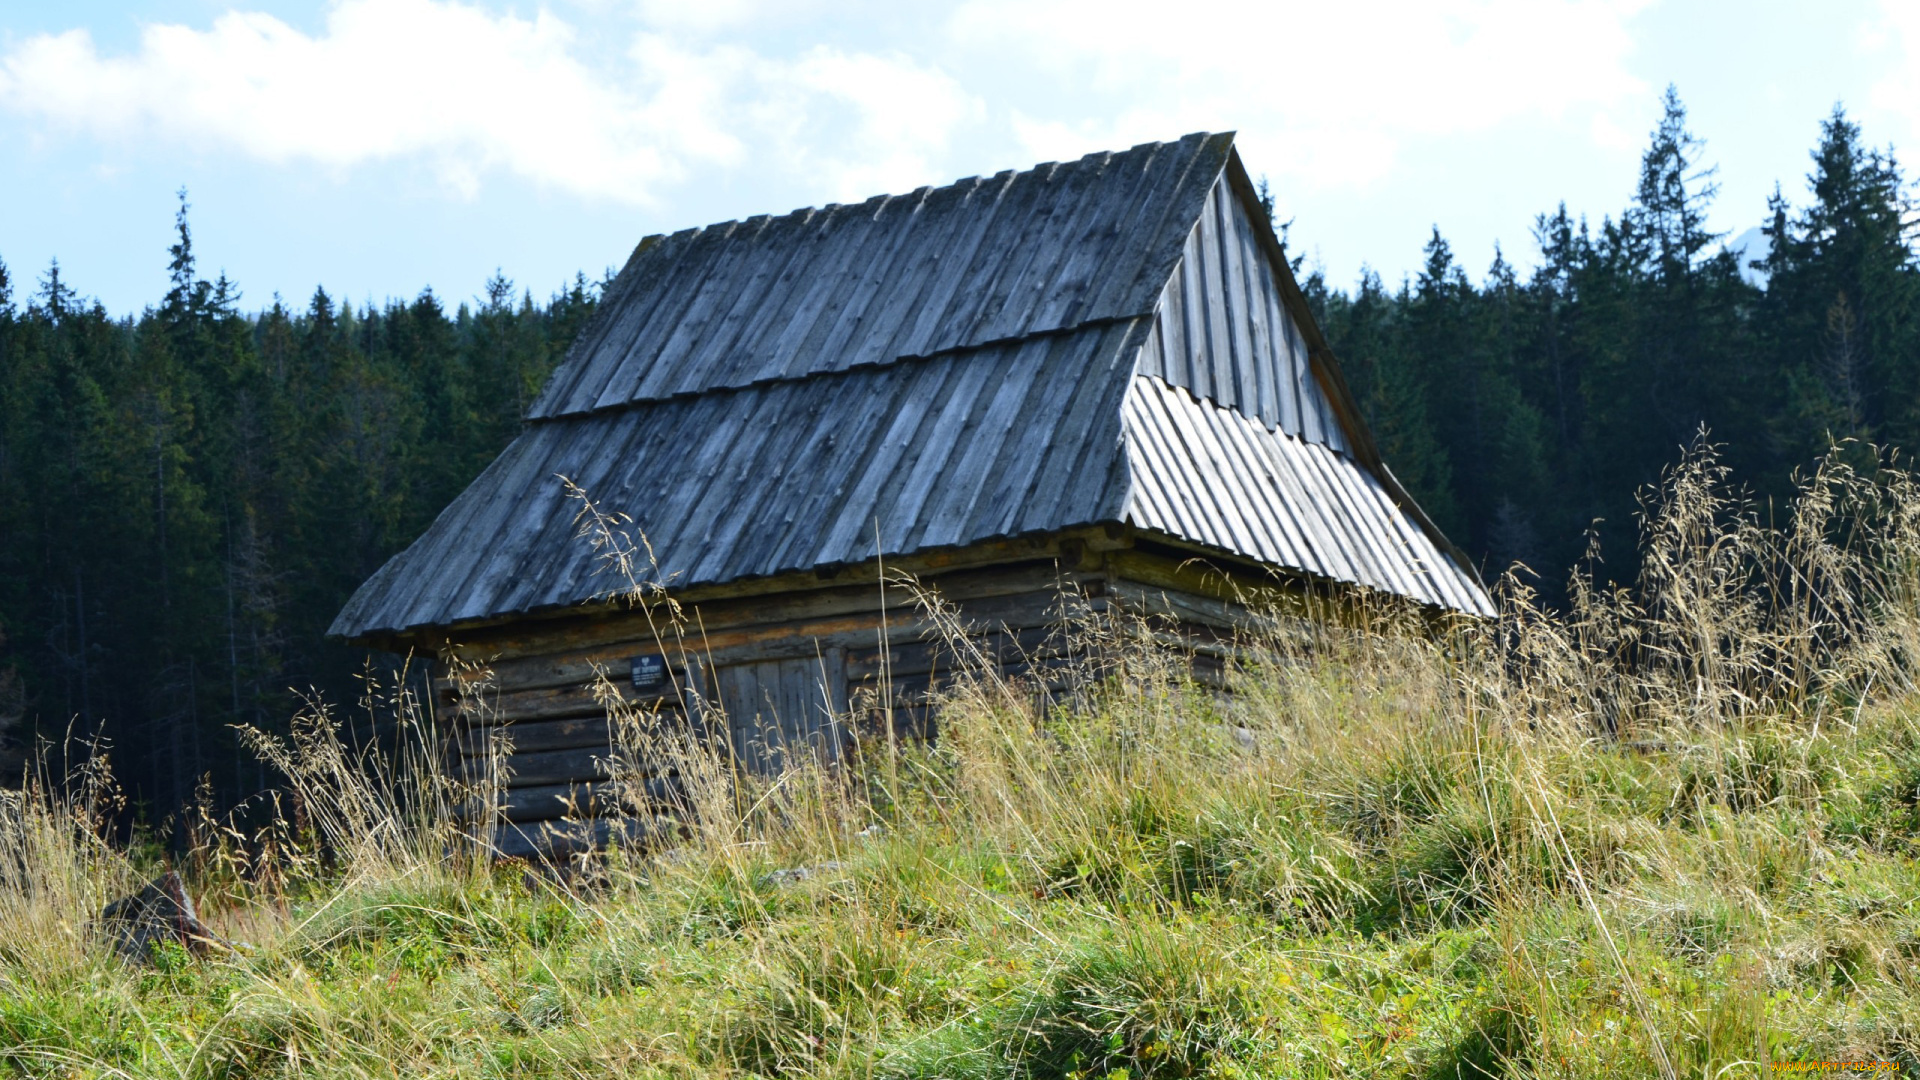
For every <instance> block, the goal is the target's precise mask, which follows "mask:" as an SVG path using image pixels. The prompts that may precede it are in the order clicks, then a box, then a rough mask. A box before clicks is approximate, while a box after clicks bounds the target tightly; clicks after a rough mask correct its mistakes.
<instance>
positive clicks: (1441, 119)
mask: <svg viewBox="0 0 1920 1080" xmlns="http://www.w3.org/2000/svg"><path fill="white" fill-rule="evenodd" d="M1669 82H1671V83H1673V84H1675V85H1677V86H1678V88H1679V90H1680V94H1681V96H1682V98H1683V99H1684V100H1685V102H1686V103H1687V105H1688V107H1689V109H1690V111H1691V115H1692V127H1693V129H1694V131H1695V132H1696V133H1697V134H1699V135H1701V136H1703V137H1704V138H1706V139H1707V141H1708V145H1707V151H1706V159H1707V161H1708V162H1710V163H1713V164H1717V165H1718V166H1719V168H1720V176H1719V180H1720V183H1721V193H1720V195H1719V198H1718V201H1717V203H1716V205H1715V209H1714V213H1713V224H1714V225H1715V227H1716V228H1719V229H1722V230H1726V231H1728V232H1730V233H1733V234H1738V233H1740V232H1742V231H1744V230H1746V229H1748V228H1750V227H1752V226H1753V225H1756V224H1758V223H1759V222H1760V220H1761V217H1762V215H1763V213H1764V211H1765V204H1766V197H1767V195H1768V194H1769V193H1770V192H1771V191H1772V190H1773V187H1774V185H1775V183H1776V182H1777V183H1779V184H1781V185H1782V186H1783V187H1784V188H1785V189H1786V190H1787V191H1788V193H1789V194H1790V195H1798V194H1799V193H1800V192H1801V191H1802V190H1803V189H1804V176H1805V174H1806V172H1807V165H1808V163H1807V157H1806V155H1807V151H1808V150H1809V149H1810V148H1811V147H1812V145H1813V143H1814V141H1815V139H1816V138H1817V136H1818V130H1819V122H1820V120H1821V119H1822V118H1823V117H1825V116H1826V115H1827V114H1828V113H1829V111H1830V110H1831V109H1832V107H1833V105H1834V104H1835V102H1844V103H1845V104H1846V106H1847V108H1848V110H1849V112H1850V113H1851V114H1852V115H1853V116H1854V117H1855V118H1856V119H1857V120H1859V121H1860V122H1861V123H1862V125H1863V126H1864V128H1865V130H1866V135H1867V137H1868V139H1869V140H1870V141H1872V142H1873V143H1875V144H1879V145H1886V144H1891V145H1893V146H1894V147H1895V148H1896V149H1897V150H1902V151H1911V150H1912V149H1913V148H1914V147H1915V146H1920V3H1915V2H1913V0H1884V2H1881V0H1851V2H1848V0H1840V2H1835V3H1828V4H1822V5H1814V4H1807V3H1795V4H1788V3H1771V2H1749V3H1739V4H1735V3H1725V2H1721V3H1700V2H1680V0H1670V2H1658V0H1611V2H1610V0H1594V2H1583V0H1482V2H1473V3H1458V4H1444V3H1443V4H1437V5H1436V4H1433V3H1430V2H1424V0H1406V2H1400V0H1395V2H1384V3H1374V4H1359V3H1354V4H1336V5H1330V4H1325V3H1291V2H1287V3H1273V2H1267V3H1213V4H1209V3H1199V2H1189V3H1187V4H1179V5H1168V4H1165V3H1152V4H1149V3H1144V2H1134V0H959V2H957V3H950V4H944V5H902V4H899V3H867V2H864V0H842V2H838V3H831V4H827V3H817V2H813V0H785V2H782V3H775V4H767V3H762V2H759V0H704V2H701V3H698V4H689V3H665V2H660V0H549V2H548V3H545V4H534V3H496V2H492V0H334V2H331V3H294V2H287V0H230V2H217V0H155V2H151V3H130V2H110V0H65V2H63V3H59V4H47V3H31V2H22V0H0V259H4V260H5V262H6V264H7V265H8V267H9V268H10V270H11V271H12V272H13V275H14V277H15V279H16V282H17V283H19V285H20V286H22V287H23V288H22V289H21V290H20V291H24V289H25V288H30V287H31V281H32V279H34V278H36V277H37V276H38V275H40V274H41V273H43V272H44V270H45V268H46V267H47V265H48V262H49V260H51V259H54V258H58V259H59V261H60V265H61V267H62V273H63V277H64V278H65V279H66V280H67V281H68V282H69V283H70V284H71V285H73V286H74V287H76V288H78V289H79V290H80V291H81V292H82V293H84V294H87V295H91V296H97V297H99V298H100V299H101V300H102V301H104V302H105V303H106V304H107V306H108V307H109V308H110V309H113V310H114V311H116V312H130V311H134V310H137V309H138V308H139V307H141V306H143V305H145V304H149V303H152V302H154V301H155V300H156V299H157V298H158V296H159V295H160V293H161V292H162V290H163V289H164V287H165V284H164V282H165V264H166V251H165V249H166V245H167V243H168V241H169V229H170V227H171V221H172V212H173V203H174V192H175V191H176V190H177V189H178V188H180V187H182V186H185V187H186V188H187V189H188V191H189V195H190V198H191V201H192V203H193V217H192V220H193V224H194V232H195V241H196V249H197V251H198V253H199V254H200V257H201V259H202V267H203V270H204V271H206V272H207V273H209V274H211V273H213V272H217V271H220V270H225V271H226V272H227V273H228V274H229V275H230V276H231V277H233V278H234V279H235V280H236V281H237V282H238V283H239V285H240V287H241V288H242V290H243V291H244V294H245V300H244V303H245V304H246V306H249V307H257V306H262V305H265V304H267V303H269V302H271V299H272V297H273V295H274V294H275V293H279V294H281V295H283V296H285V297H286V298H287V299H288V300H289V301H290V302H295V303H301V304H304V302H305V300H306V298H307V297H308V296H310V295H311V294H312V291H313V289H314V287H315V286H316V285H324V286H325V287H326V288H327V289H328V290H329V291H330V292H333V293H335V294H336V295H345V296H347V297H349V298H351V299H353V300H355V301H356V302H361V301H366V300H369V299H374V300H378V299H382V298H385V297H389V296H412V295H414V294H416V293H417V292H419V290H420V289H421V288H422V287H426V286H431V287H432V288H433V289H434V290H435V291H437V292H439V293H440V294H441V295H442V296H443V297H446V298H448V299H450V300H454V301H458V300H460V299H465V298H469V297H472V296H474V295H475V294H477V293H479V292H480V291H481V288H482V284H483V282H484V281H485V280H486V278H487V277H488V276H489V275H491V274H492V273H493V271H494V270H495V268H496V267H498V268H499V269H501V270H502V271H503V272H504V273H505V274H506V275H507V276H508V277H510V278H512V279H513V280H515V281H516V282H519V283H521V284H522V285H525V286H529V287H531V288H532V289H533V290H534V292H535V294H536V295H539V296H544V295H545V294H547V293H550V292H551V291H553V290H554V289H555V288H557V287H558V286H559V285H560V284H561V283H562V282H563V281H565V280H566V279H568V278H570V277H571V276H572V274H573V272H574V271H575V270H585V271H586V272H587V273H588V274H589V275H590V276H593V275H597V274H599V273H600V272H601V271H602V270H604V269H605V268H606V267H608V266H613V265H618V264H619V263H620V262H621V261H622V260H623V259H624V258H625V256H626V253H627V252H628V251H629V250H630V249H631V248H632V246H633V244H634V243H635V242H636V241H637V240H639V238H640V237H642V236H644V235H646V234H649V233H653V232H661V231H671V230H674V229H679V228H685V227H688V226H693V225H703V224H707V223H711V222H714V221H722V220H727V219H730V218H735V217H742V216H746V215H750V214H755V213H764V212H775V213H777V212H782V211H785V210H789V209H792V208H794V207H799V206H808V205H818V204H820V203H824V202H832V201H852V200H857V199H861V198H864V197H866V196H868V195H872V194H878V193H881V192H894V191H906V190H911V189H912V188H914V187H917V186H919V185H921V184H927V183H943V182H947V181H950V180H953V179H956V178H958V177H962V176H970V175H975V174H980V173H992V172H997V171H999V170H1001V169H1005V168H1017V167H1025V166H1028V165H1031V164H1033V163H1034V162H1038V161H1044V160H1058V159H1064V158H1070V157H1076V156H1079V155H1080V154H1083V153H1087V152H1089V151H1093V150H1100V149H1109V148H1123V147H1126V146H1129V145H1132V144H1134V143H1138V142H1144V141H1149V140H1153V139H1164V138H1174V137H1177V136H1179V135H1181V134H1184V133H1186V132H1190V131H1196V130H1220V129H1227V128H1232V129H1236V130H1238V131H1239V132H1241V153H1242V155H1243V156H1244V157H1245V159H1246V161H1247V164H1248V167H1249V168H1250V169H1251V170H1252V171H1253V172H1254V173H1255V174H1256V175H1260V174H1265V175H1266V176H1267V177H1268V178H1269V180H1270V181H1271V183H1272V186H1273V189H1274V191H1275V194H1276V196H1277V197H1278V202H1279V206H1280V210H1281V216H1282V217H1283V218H1292V219H1293V221H1294V226H1293V233H1292V237H1293V241H1294V245H1295V247H1296V248H1297V249H1299V250H1303V251H1304V252H1306V253H1307V255H1308V256H1309V259H1310V260H1311V261H1313V262H1314V263H1316V264H1317V265H1319V266H1321V267H1322V268H1324V270H1325V271H1326V272H1327V273H1328V274H1329V276H1331V277H1332V278H1333V279H1334V280H1335V281H1336V282H1341V283H1346V282H1351V281H1352V280H1353V278H1354V277H1355V275H1357V274H1358V273H1359V271H1360V269H1361V267H1362V266H1363V265H1365V266H1371V267H1373V268H1375V269H1376V270H1378V271H1380V272H1381V273H1382V275H1383V276H1385V277H1386V278H1388V279H1389V280H1390V281H1396V280H1398V279H1399V278H1400V277H1401V276H1402V275H1403V274H1406V273H1409V272H1411V271H1412V270H1413V269H1414V268H1415V267H1416V266H1417V265H1418V262H1419V259H1420V247H1421V245H1422V243H1424V241H1425V240H1426V238H1427V236H1428V234H1429V230H1430V228H1431V227H1432V226H1434V225H1438V226H1439V227H1440V229H1441V231H1442V232H1443V233H1444V234H1445V235H1446V236H1447V238H1448V239H1449V240H1450V241H1451V242H1452V243H1453V245H1454V249H1455V251H1456V252H1457V253H1458V254H1459V255H1460V257H1461V258H1462V259H1463V260H1464V261H1465V262H1466V263H1467V264H1468V265H1469V267H1470V268H1472V269H1473V270H1474V271H1475V272H1478V271H1479V270H1480V269H1482V268H1484V266H1485V265H1486V264H1487V263H1488V262H1489V261H1490V260H1491V258H1492V256H1493V251H1494V245H1495V244H1496V243H1500V244H1502V245H1503V247H1504V249H1505V250H1506V251H1507V253H1508V255H1509V257H1510V258H1512V259H1513V260H1514V261H1517V262H1519V263H1521V264H1522V265H1526V264H1528V263H1529V261H1530V255H1531V240H1530V235H1529V231H1530V227H1531V223H1532V221H1533V218H1534V216H1535V215H1536V214H1537V213H1539V212H1541V211H1543V210H1549V209H1551V208H1552V207H1553V206H1554V205H1555V204H1556V203H1558V202H1559V201H1561V200H1565V201H1566V202H1567V204H1568V206H1569V208H1570V209H1572V210H1573V211H1574V212H1576V213H1585V214H1588V215H1591V216H1593V217H1595V218H1598V217H1599V216H1600V215H1602V214H1606V213H1614V212H1617V211H1618V209H1619V208H1620V207H1621V206H1622V205H1624V204H1625V202H1626V200H1627V198H1628V196H1629V194H1630V192H1631V190H1632V186H1633V182H1634V178H1635V170H1636V169H1637V164H1638V158H1639V153H1640V150H1641V149H1642V147H1643V146H1644V145H1645V142H1646V136H1647V133H1648V131H1649V130H1650V129H1651V128H1652V126H1653V124H1654V123H1655V121H1656V120H1657V118H1658V115H1659V96H1660V93H1661V90H1662V89H1663V88H1664V87H1665V86H1666V84H1668V83H1669ZM1907 156H1909V157H1911V156H1912V155H1911V153H1909V154H1908V155H1907Z"/></svg>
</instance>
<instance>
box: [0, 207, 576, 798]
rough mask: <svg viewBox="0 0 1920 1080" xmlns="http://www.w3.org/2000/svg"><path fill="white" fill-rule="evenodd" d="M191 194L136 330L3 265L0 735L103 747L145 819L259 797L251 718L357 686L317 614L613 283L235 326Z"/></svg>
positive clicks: (436, 503)
mask: <svg viewBox="0 0 1920 1080" xmlns="http://www.w3.org/2000/svg"><path fill="white" fill-rule="evenodd" d="M184 200H185V196H184V193H183V195H182V204H181V212H180V217H179V220H178V231H177V236H178V239H177V242H176V243H175V244H174V246H173V247H172V248H171V262H170V268H171V274H172V276H171V287H170V288H169V289H168V291H167V293H166V295H165V297H164V298H163V299H162V300H161V301H160V303H159V304H158V305H157V306H155V307H151V308H148V309H147V310H145V311H143V312H142V313H140V315H139V316H137V317H133V318H116V317H114V316H113V315H111V314H109V313H108V312H107V311H106V310H105V309H104V308H103V307H102V306H101V305H100V304H98V303H97V302H89V301H86V300H83V299H82V298H81V297H80V296H79V294H78V293H77V292H76V291H75V290H74V288H73V287H72V286H70V285H69V283H68V282H67V281H65V280H63V279H62V277H61V275H60V270H59V266H58V264H55V265H54V266H53V267H51V268H50V269H48V270H47V271H46V272H45V274H44V275H43V276H42V277H41V278H40V279H39V282H38V287H37V288H36V289H34V290H33V291H32V293H31V295H29V296H25V297H22V298H21V299H20V300H18V301H16V299H15V297H14V295H13V293H14V292H15V291H16V286H15V283H13V282H12V281H10V280H9V278H8V277H7V276H6V273H5V270H4V268H3V267H0V635H4V636H3V637H0V727H6V728H11V729H12V731H11V734H12V736H13V741H14V743H15V746H14V751H15V755H14V756H15V762H16V764H15V766H14V768H15V769H16V770H17V768H18V764H17V761H18V750H19V748H20V745H21V744H22V743H23V742H27V741H30V739H31V738H32V737H33V736H34V735H35V734H37V735H38V736H39V737H44V738H50V739H52V740H54V741H56V742H59V741H63V740H64V739H65V736H66V734H67V732H68V731H69V730H72V731H75V732H78V733H84V734H94V733H98V734H100V735H103V736H104V739H105V742H106V743H107V745H108V746H109V748H110V749H109V753H110V755H111V759H112V761H113V763H114V770H115V773H116V774H117V775H118V776H119V778H120V780H121V781H122V783H123V784H124V785H126V786H127V787H128V788H129V789H130V791H131V793H132V794H133V795H134V796H135V798H136V799H137V800H138V801H139V802H140V803H142V804H144V805H145V807H146V808H147V812H148V813H149V814H150V815H151V816H152V818H153V819H156V820H157V819H160V818H164V817H165V816H166V815H167V814H168V813H169V812H171V811H172V810H173V809H175V808H176V807H178V806H180V805H181V804H182V802H183V801H184V800H186V799H188V798H190V797H192V795H193V793H194V791H195V789H196V787H197V786H198V785H199V783H200V782H201V780H202V778H203V777H205V778H207V779H208V781H209V782H210V784H211V786H212V788H213V789H214V790H215V791H216V792H217V798H218V801H219V802H220V803H223V804H225V803H231V802H232V801H234V800H236V799H239V798H244V797H246V796H247V795H248V794H250V793H252V792H254V791H257V790H260V788H261V787H262V785H264V784H267V783H269V782H270V778H269V777H267V776H265V775H264V773H263V771H262V769H261V767H260V766H259V765H258V764H257V763H256V762H255V761H254V759H253V758H252V757H251V755H249V754H245V753H243V752H241V748H240V747H239V746H238V744H237V743H236V740H235V738H234V732H233V730H232V725H234V724H235V723H249V724H254V725H257V726H260V727H262V728H265V729H267V730H276V729H278V730H284V727H285V724H286V720H287V718H288V717H289V716H290V715H291V714H292V712H293V711H294V710H295V708H296V707H297V706H298V704H299V701H298V698H297V697H296V695H295V690H298V691H301V692H306V691H308V690H309V689H312V690H318V691H321V692H322V693H324V694H325V695H326V696H327V698H328V699H329V700H331V701H334V702H342V701H345V702H347V703H351V702H353V701H354V700H355V699H356V697H357V695H358V685H357V683H356V681H355V675H356V674H357V673H358V672H359V670H360V666H361V663H362V662H363V661H364V660H365V656H364V653H359V654H356V653H355V652H354V651H353V650H350V649H348V648H346V647H344V646H341V645H338V644H333V643H329V642H327V641H326V640H325V638H324V634H325V631H326V628H327V625H328V623H329V622H331V620H332V619H333V616H334V615H335V614H336V613H337V612H338V611H339V609H340V606H341V604H342V603H343V602H344V601H345V599H346V597H347V596H348V595H349V593H351V591H352V590H353V589H354V588H355V587H356V586H357V585H358V584H359V583H360V582H361V581H362V580H363V579H364V578H365V577H366V576H367V575H368V574H369V573H371V572H372V571H373V570H374V569H376V568H377V567H378V566H379V565H380V564H381V563H382V562H383V561H384V560H385V559H386V558H387V557H388V556H389V555H391V554H392V553H394V552H395V551H397V550H399V549H400V548H401V547H404V546H405V545H406V544H408V543H409V542H411V541H412V540H413V538H414V537H416V536H417V535H419V533H420V532H421V531H422V530H424V529H425V528H426V526H427V524H428V523H429V522H431V521H432V520H433V517H434V515H436V514H437V513H438V512H439V511H440V509H441V508H442V507H443V506H444V505H445V504H446V503H447V502H448V501H450V500H451V499H452V498H453V496H454V495H456V494H457V493H458V492H459V491H460V490H461V488H463V487H464V486H465V485H466V484H467V482H468V481H469V480H471V479H472V478H473V477H474V476H475V475H476V474H477V473H478V472H479V471H480V470H481V469H482V468H484V467H485V466H486V464H487V463H488V462H489V461H491V460H492V458H493V457H494V455H495V454H497V453H498V452H499V450H500V449H501V447H503V446H504V445H505V444H506V443H507V441H508V440H509V439H511V438H512V436H513V435H514V434H515V432H517V431H518V429H519V424H520V416H521V414H522V412H523V411H524V410H525V408H526V406H527V404H528V403H529V402H530V401H531V399H532V397H533V395H534V394H535V393H537V392H538V390H539V388H540V386H541V384H542V382H543V381H544V380H545V378H546V376H547V374H548V373H549V372H550V371H551V370H552V368H553V366H554V364H555V363H556V362H557V361H558V358H559V357H560V355H561V354H562V353H563V352H564V351H565V348H566V345H567V343H568V342H570V341H571V340H572V339H573V336H574V334H575V332H576V331H577V330H578V328H579V327H580V325H581V324H582V322H583V320H585V319H586V318H587V317H588V315H590V314H591V312H592V310H593V307H594V304H595V300H596V296H597V291H598V290H597V287H596V286H594V285H591V284H590V283H588V282H587V281H586V280H585V279H584V278H576V280H575V281H574V283H573V284H572V286H571V287H569V288H567V289H565V290H563V291H562V292H560V293H559V294H558V295H556V296H554V297H553V298H552V299H551V300H550V301H549V302H548V303H547V304H546V305H544V306H542V305H538V304H536V303H534V302H533V300H532V298H531V296H530V295H527V294H524V293H522V294H520V295H518V296H516V295H515V289H514V287H513V286H512V285H511V284H510V283H509V282H508V281H506V280H505V279H504V278H502V277H500V276H499V275H497V274H496V275H495V277H494V279H493V280H491V281H489V282H487V284H486V289H485V295H484V296H482V297H480V298H478V299H477V300H476V301H475V302H474V303H472V304H466V303H463V304H460V305H459V307H458V308H457V309H456V310H449V309H448V307H447V306H446V305H445V304H444V303H443V302H442V301H441V299H440V298H438V297H436V296H435V295H434V294H433V293H432V292H423V293H421V294H420V296H419V297H418V298H417V299H415V300H413V301H411V302H398V301H390V302H388V303H387V304H385V305H384V306H380V307H374V306H371V305H369V306H367V307H365V308H362V309H359V310H355V309H354V308H353V307H352V306H350V305H348V304H345V303H340V302H337V301H336V300H334V299H333V298H331V297H329V296H328V295H327V293H326V292H325V291H316V292H315V293H314V295H313V297H312V299H311V300H310V301H309V302H308V303H307V304H306V305H305V307H304V308H302V309H299V310H290V309H289V308H287V307H286V306H284V305H283V304H282V303H280V301H279V300H278V299H277V298H276V299H275V301H274V303H273V304H272V305H271V306H270V307H268V308H267V309H266V310H265V311H261V312H258V313H253V314H245V313H242V311H241V310H240V294H239V291H238V289H237V288H236V287H235V285H234V283H232V282H230V281H228V280H227V279H226V277H225V276H224V275H221V276H220V277H219V278H218V279H217V280H214V281H208V280H205V279H204V278H202V277H201V276H199V274H198V273H197V272H196V264H195V258H194V250H193V244H192V237H191V234H190V232H189V229H188V223H187V216H186V204H185V201H184ZM20 291H23V292H24V291H25V290H20ZM4 756H5V755H0V757H4ZM15 775H16V776H17V771H16V774H15Z"/></svg>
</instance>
